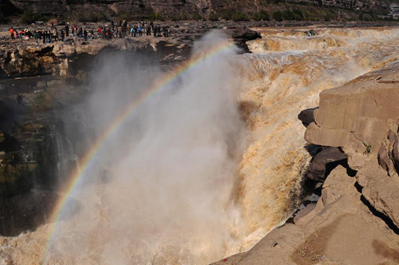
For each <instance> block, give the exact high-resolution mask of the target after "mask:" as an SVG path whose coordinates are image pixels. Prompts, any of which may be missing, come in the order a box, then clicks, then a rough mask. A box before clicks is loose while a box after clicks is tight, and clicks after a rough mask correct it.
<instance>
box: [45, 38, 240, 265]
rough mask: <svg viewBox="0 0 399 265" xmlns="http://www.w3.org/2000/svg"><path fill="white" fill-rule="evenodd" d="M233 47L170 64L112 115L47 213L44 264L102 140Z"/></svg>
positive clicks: (224, 45)
mask: <svg viewBox="0 0 399 265" xmlns="http://www.w3.org/2000/svg"><path fill="white" fill-rule="evenodd" d="M232 47H234V43H233V42H232V41H228V40H224V41H221V42H220V43H218V44H216V45H213V46H212V47H210V49H208V50H206V51H205V52H203V53H200V54H198V55H194V56H192V57H191V58H190V59H189V60H187V61H184V62H183V63H181V64H180V65H178V66H176V67H175V68H173V69H172V70H171V71H170V72H169V73H168V74H166V75H164V76H163V77H162V78H160V79H159V80H157V81H155V82H154V84H153V85H152V86H151V87H150V88H149V89H148V90H146V91H145V92H144V93H143V94H142V95H141V96H140V97H139V98H137V99H136V100H134V101H133V102H132V103H131V104H130V105H129V106H128V107H127V108H126V109H125V111H123V113H122V114H121V115H120V116H119V117H118V118H117V119H115V120H114V121H113V122H112V124H111V125H110V126H109V127H108V129H107V130H106V131H105V132H104V133H103V134H102V135H101V136H100V137H98V139H97V141H95V143H94V144H93V146H92V147H91V148H90V149H89V150H88V152H87V153H86V154H85V155H84V156H83V158H81V160H80V161H79V162H80V167H77V168H76V169H75V170H74V172H73V173H72V174H71V176H70V177H69V179H68V181H67V182H66V184H65V185H64V187H63V189H61V190H62V191H63V194H64V196H62V197H61V198H60V199H58V201H57V202H56V203H55V206H54V208H53V210H52V212H51V214H50V217H49V223H50V227H49V232H48V235H47V238H46V246H45V250H44V252H43V255H42V262H41V264H45V262H46V259H47V257H48V252H49V250H50V247H51V242H52V240H53V239H54V236H55V232H56V230H57V224H58V223H59V222H58V221H59V219H60V217H61V216H62V214H63V209H64V208H65V206H66V205H67V204H68V201H69V200H70V198H71V197H72V194H73V192H74V191H75V190H76V187H77V186H78V184H79V181H80V180H81V179H82V177H83V176H84V174H85V172H86V170H87V168H89V166H90V165H91V164H93V161H95V156H96V154H97V153H98V151H99V150H100V148H101V147H102V145H103V144H104V142H105V141H106V140H107V139H108V138H109V137H110V136H111V135H112V134H113V133H115V132H116V131H117V129H118V128H119V127H120V126H121V124H122V123H123V122H124V120H126V119H127V118H128V117H129V116H130V115H131V114H132V113H133V112H134V110H135V109H136V107H138V106H139V105H141V104H142V103H144V102H145V101H146V100H148V99H149V98H150V97H151V96H153V95H155V94H156V93H157V92H158V91H161V90H162V89H163V88H166V87H168V85H170V84H171V83H172V82H173V81H174V80H176V79H177V78H179V77H180V76H181V75H182V74H184V73H186V72H188V71H189V70H191V69H193V68H194V67H195V66H197V65H199V64H200V63H201V62H204V61H206V60H208V59H209V58H211V57H213V56H215V55H217V54H219V53H221V52H223V51H225V50H227V49H229V48H232Z"/></svg>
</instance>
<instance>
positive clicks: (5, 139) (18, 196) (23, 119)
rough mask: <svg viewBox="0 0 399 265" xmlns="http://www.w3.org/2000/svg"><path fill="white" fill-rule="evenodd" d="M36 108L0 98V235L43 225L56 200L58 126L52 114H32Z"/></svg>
mask: <svg viewBox="0 0 399 265" xmlns="http://www.w3.org/2000/svg"><path fill="white" fill-rule="evenodd" d="M32 96H33V97H34V95H32ZM36 97H37V95H36ZM36 101H37V102H36V104H39V103H40V102H38V100H36ZM18 103H19V104H18ZM42 103H43V102H42ZM36 107H37V106H33V105H31V104H29V102H28V101H27V99H26V98H24V99H22V98H21V100H20V101H19V102H17V101H16V100H15V101H14V100H12V99H10V98H9V97H1V98H0V130H1V131H0V201H1V203H0V235H2V236H16V235H18V234H19V233H21V232H23V231H27V230H34V229H36V228H37V227H38V226H39V225H42V224H44V223H45V222H47V216H48V214H49V212H50V211H51V209H52V208H53V203H54V202H55V200H56V199H57V197H58V195H57V194H56V193H55V192H53V191H52V190H53V189H54V187H55V186H56V185H58V183H59V179H58V178H57V172H58V170H59V161H58V159H59V157H58V154H57V153H58V151H59V148H60V146H59V142H57V141H59V139H58V140H57V139H55V137H54V134H55V133H56V130H57V128H56V127H57V124H56V123H57V122H56V121H55V120H54V119H53V118H52V115H51V111H50V112H41V111H36V109H37V110H40V108H39V107H37V108H36Z"/></svg>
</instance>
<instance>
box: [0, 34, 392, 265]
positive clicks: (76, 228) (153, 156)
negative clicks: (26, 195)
mask: <svg viewBox="0 0 399 265" xmlns="http://www.w3.org/2000/svg"><path fill="white" fill-rule="evenodd" d="M261 31H262V36H263V38H262V39H260V40H255V41H252V42H251V43H250V44H249V47H250V49H251V50H252V51H253V54H246V55H237V54H236V49H235V48H234V47H231V46H230V45H225V46H223V43H226V40H225V38H224V37H223V36H220V35H219V34H217V33H211V34H208V35H207V36H205V37H204V38H203V39H202V40H201V41H200V42H198V43H197V45H196V47H195V48H194V52H193V58H202V59H198V60H192V61H191V62H193V63H192V64H191V66H190V67H186V68H185V70H184V71H180V72H179V74H176V73H174V74H175V75H173V73H169V75H170V76H171V78H170V80H171V81H170V82H168V83H164V84H163V85H162V86H155V87H156V89H152V90H151V91H152V92H153V93H150V94H151V95H149V96H147V97H146V98H145V99H146V100H142V101H140V104H136V105H135V107H134V108H132V111H131V112H129V113H130V114H129V115H123V113H124V112H125V110H126V107H127V106H130V105H131V104H132V102H135V101H136V100H137V98H143V95H145V93H146V91H148V89H149V88H151V87H154V82H156V80H157V79H159V78H163V77H165V76H167V75H168V73H166V74H165V73H163V72H162V71H160V70H159V69H158V68H157V66H152V67H151V68H148V67H144V66H143V65H144V64H143V62H142V61H140V60H137V62H135V63H134V64H133V65H132V64H131V62H129V64H127V63H126V62H125V61H124V60H125V59H124V58H120V57H114V58H112V59H109V58H105V59H104V61H103V63H102V64H101V66H99V67H98V69H97V70H96V74H95V76H94V77H93V81H92V90H93V92H92V93H91V96H90V98H89V100H88V101H87V102H86V103H85V104H84V105H83V106H81V107H80V109H78V110H75V111H77V112H78V113H80V114H79V117H80V118H81V120H82V121H83V122H82V123H84V125H82V126H81V128H80V129H79V133H78V132H76V130H70V131H71V132H70V135H69V139H72V140H73V142H75V148H78V145H79V146H80V147H81V148H82V149H84V150H83V152H84V151H87V150H89V149H90V148H92V146H93V145H94V144H95V143H93V142H95V139H97V138H98V137H99V135H102V134H103V133H104V131H107V130H108V128H109V127H110V126H113V125H112V124H113V122H114V121H115V120H118V119H120V118H121V117H123V122H121V125H120V126H119V127H117V129H115V130H113V131H112V133H110V134H109V136H108V137H107V138H106V140H104V141H102V142H101V147H100V148H96V149H95V152H94V153H95V159H93V161H92V162H91V163H86V164H81V165H80V166H81V167H85V168H86V170H85V171H84V172H83V173H82V174H80V176H79V179H80V180H81V181H79V183H78V184H76V185H75V186H74V188H73V192H70V193H69V195H70V197H71V199H73V202H74V203H65V204H64V206H63V210H62V214H61V215H60V216H62V217H60V218H58V221H57V225H56V226H55V229H54V232H53V233H52V236H51V237H49V229H50V228H51V227H52V224H47V225H44V226H42V227H39V228H38V229H37V231H35V232H30V233H27V234H22V235H20V236H19V237H16V238H1V240H0V243H1V250H0V253H1V254H0V260H1V259H3V263H5V264H7V262H9V261H13V262H14V264H24V265H25V264H37V263H38V262H40V261H42V260H43V258H44V261H45V264H207V263H210V262H212V261H216V260H218V259H220V258H222V257H224V256H226V255H231V254H234V253H236V252H240V251H245V250H248V249H249V248H250V247H252V246H253V245H254V244H255V243H256V242H257V241H258V240H259V239H261V238H262V237H263V236H264V235H265V234H266V233H267V232H268V231H270V229H272V228H273V227H275V226H276V225H278V224H279V223H281V222H282V221H284V220H285V219H286V218H287V217H288V216H289V215H290V214H291V212H292V211H293V209H294V208H295V207H296V206H297V204H298V203H299V201H298V195H299V192H300V181H301V174H302V172H303V171H304V169H305V168H306V165H307V163H308V161H309V159H310V156H309V155H308V153H307V152H306V150H305V149H304V145H305V144H306V143H305V141H304V140H303V133H304V128H303V126H302V124H301V122H299V121H298V120H297V118H296V117H297V115H298V113H299V112H300V111H301V110H302V109H305V108H309V107H315V106H317V105H318V94H319V93H320V92H321V91H322V90H324V89H328V88H332V87H335V86H338V85H341V84H344V83H345V82H347V81H350V80H351V79H353V78H355V77H357V76H359V75H361V74H363V73H366V72H368V71H371V70H373V69H379V68H382V67H385V66H386V65H388V64H389V63H391V62H393V61H396V60H397V59H398V56H397V54H398V53H397V52H396V51H397V47H396V46H397V45H396V44H397V43H398V40H399V31H398V30H396V29H379V28H375V29H356V28H354V29H319V28H313V30H312V31H310V29H284V30H281V29H275V30H272V29H268V30H261ZM222 46H223V48H222V49H219V50H218V51H217V52H214V53H212V55H210V56H209V54H208V55H207V51H208V52H209V51H212V50H214V47H222ZM126 65H129V67H127V66H126ZM172 76H173V77H172ZM65 123H66V124H68V119H66V120H65ZM76 204H77V205H79V207H75V208H76V209H73V210H71V209H69V208H73V207H74V206H73V205H76ZM68 209H69V210H68ZM43 256H44V257H43Z"/></svg>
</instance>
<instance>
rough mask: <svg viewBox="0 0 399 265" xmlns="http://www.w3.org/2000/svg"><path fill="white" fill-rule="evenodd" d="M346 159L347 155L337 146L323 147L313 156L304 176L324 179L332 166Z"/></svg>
mask: <svg viewBox="0 0 399 265" xmlns="http://www.w3.org/2000/svg"><path fill="white" fill-rule="evenodd" d="M347 159H348V156H347V155H345V153H343V152H342V151H341V150H340V149H339V148H336V147H331V148H324V149H323V150H322V151H321V152H320V153H318V154H316V155H315V156H314V157H313V159H312V161H311V162H310V165H309V167H308V169H307V170H306V173H305V176H306V177H308V178H309V179H312V180H315V181H319V182H321V181H324V179H325V178H326V177H327V174H328V173H329V171H331V169H332V168H333V167H334V166H336V165H337V164H339V163H340V162H341V163H342V162H343V161H344V160H347ZM334 163H335V164H334Z"/></svg>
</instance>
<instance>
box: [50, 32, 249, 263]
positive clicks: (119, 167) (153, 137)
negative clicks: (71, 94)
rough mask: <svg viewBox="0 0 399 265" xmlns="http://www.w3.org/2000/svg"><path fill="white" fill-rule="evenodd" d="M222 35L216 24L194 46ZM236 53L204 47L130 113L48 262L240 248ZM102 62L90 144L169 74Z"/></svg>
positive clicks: (172, 259)
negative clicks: (233, 69)
mask: <svg viewBox="0 0 399 265" xmlns="http://www.w3.org/2000/svg"><path fill="white" fill-rule="evenodd" d="M226 41H227V40H226V39H225V38H224V37H223V36H221V35H220V34H219V33H218V32H213V33H210V34H208V35H206V36H205V37H204V38H203V39H202V40H201V41H199V42H198V43H196V46H195V47H194V49H193V56H202V54H204V55H205V54H206V52H207V51H209V50H211V49H212V47H213V46H215V45H220V43H222V42H226ZM235 53H236V48H234V47H231V48H226V49H223V50H221V51H220V52H218V53H215V54H213V55H212V56H208V57H204V59H203V60H199V62H198V63H196V65H193V66H192V67H190V68H189V69H188V70H187V71H185V72H183V73H181V74H179V75H178V76H176V77H175V78H174V79H173V80H172V82H170V83H168V84H166V85H163V86H160V88H159V89H157V90H156V91H155V93H154V94H152V95H151V96H150V97H149V98H148V99H147V100H145V101H143V102H142V104H140V105H138V106H137V107H135V108H134V110H133V111H132V112H131V114H130V115H129V116H128V117H127V118H126V119H124V121H123V123H122V124H121V126H119V127H118V129H116V130H115V131H114V132H113V133H112V134H111V135H110V136H109V137H108V138H107V140H106V141H105V142H104V143H103V144H102V147H101V148H100V149H99V150H98V151H97V152H98V153H97V154H96V160H95V161H94V162H93V163H92V164H91V165H90V167H89V168H88V170H87V171H86V173H85V174H84V175H83V176H82V181H81V184H80V185H78V186H77V187H76V190H75V191H74V193H73V194H74V195H73V197H74V198H73V199H74V200H76V201H77V202H78V203H79V205H80V207H79V208H80V210H79V211H77V212H76V211H72V212H73V214H71V216H68V218H63V219H62V220H60V221H59V225H58V228H57V230H56V231H55V236H54V238H53V240H52V242H50V251H49V252H48V255H49V256H48V257H47V261H48V262H50V263H51V262H53V263H54V262H57V261H61V260H62V261H63V262H64V263H65V264H68V262H70V263H71V264H91V263H96V264H206V263H209V262H211V261H215V260H217V259H219V258H222V257H223V256H225V255H228V254H232V253H234V252H237V251H239V244H240V241H241V240H242V237H243V236H244V231H243V225H242V220H241V219H240V212H239V210H238V208H237V207H236V206H235V204H234V198H233V197H234V196H233V189H234V185H235V182H236V179H237V167H238V164H239V161H240V159H241V156H242V153H243V150H244V143H245V135H246V132H245V127H244V125H243V122H242V120H241V117H240V114H239V112H238V103H237V97H238V94H237V93H238V86H237V85H236V84H238V83H239V80H237V76H236V75H234V74H233V73H232V72H231V68H230V66H229V65H230V64H231V60H234V59H235ZM97 67H98V69H97V70H96V71H95V75H94V76H93V80H92V93H91V96H90V98H89V99H88V101H87V102H86V103H85V104H84V107H83V111H82V112H81V115H82V120H85V126H84V129H83V131H84V133H85V135H86V138H85V139H86V142H87V145H88V146H90V144H92V142H91V141H93V142H94V139H96V137H98V135H101V133H102V132H103V131H104V130H106V129H107V128H108V127H109V126H110V124H111V123H112V122H113V121H114V120H115V119H118V118H119V117H120V115H121V114H122V113H123V111H124V110H125V109H126V107H127V106H129V104H131V103H132V102H134V101H136V100H137V99H138V98H140V97H142V95H143V94H144V93H146V90H147V89H149V87H151V86H152V85H153V83H154V81H156V80H157V79H158V78H161V77H163V76H164V75H168V74H170V73H168V72H164V71H161V70H160V68H159V67H158V66H157V65H150V64H148V63H147V62H146V61H145V59H144V60H143V58H139V57H138V58H137V60H135V61H134V62H132V61H127V60H126V59H125V58H124V57H122V56H118V55H116V54H113V55H109V56H107V55H105V56H104V57H103V59H102V60H101V61H100V64H98V66H97ZM71 134H72V135H71V136H70V137H71V138H72V139H73V138H78V137H82V136H81V135H79V136H78V135H73V133H71ZM66 207H68V205H67V206H66ZM66 210H67V209H66ZM64 212H66V211H65V210H64ZM64 263H63V264H64Z"/></svg>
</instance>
